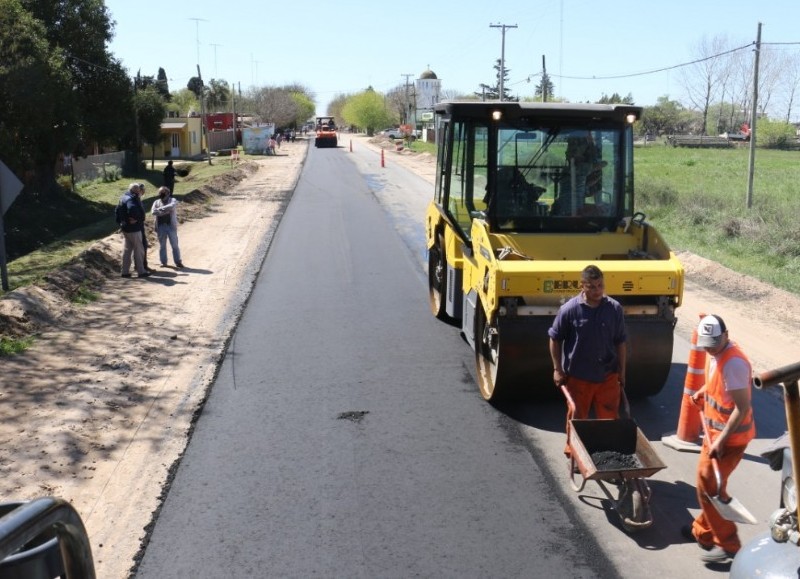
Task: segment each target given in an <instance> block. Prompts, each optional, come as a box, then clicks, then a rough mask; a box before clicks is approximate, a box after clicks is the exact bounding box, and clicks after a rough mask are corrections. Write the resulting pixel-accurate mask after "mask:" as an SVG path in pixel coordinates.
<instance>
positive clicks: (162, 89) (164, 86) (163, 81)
mask: <svg viewBox="0 0 800 579" xmlns="http://www.w3.org/2000/svg"><path fill="white" fill-rule="evenodd" d="M156 88H157V89H158V92H159V94H160V95H161V96H162V97H163V98H164V100H165V101H167V102H169V101H170V99H171V98H172V97H171V95H170V94H169V80H168V79H167V73H166V71H165V70H164V69H163V68H161V67H159V69H158V76H156Z"/></svg>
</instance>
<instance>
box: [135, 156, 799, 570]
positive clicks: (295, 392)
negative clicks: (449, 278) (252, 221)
mask: <svg viewBox="0 0 800 579" xmlns="http://www.w3.org/2000/svg"><path fill="white" fill-rule="evenodd" d="M430 195H431V191H430V187H429V186H428V185H427V183H425V182H424V181H423V180H422V179H420V178H419V177H417V176H415V175H413V174H412V173H410V172H408V171H405V170H404V169H402V168H401V167H398V166H397V165H394V164H393V163H392V162H391V161H389V162H388V163H387V166H386V167H381V166H380V159H379V155H378V154H377V153H376V152H375V151H374V150H372V149H369V148H365V147H358V148H356V149H355V150H354V151H352V152H350V151H348V150H347V149H346V148H345V147H339V148H337V149H314V148H312V149H311V150H310V151H309V156H308V160H307V162H306V166H305V168H304V170H303V174H302V176H301V178H300V181H299V183H298V187H297V189H296V192H295V194H294V198H293V200H292V201H291V204H290V206H289V208H288V210H287V212H286V214H285V215H284V217H283V220H282V222H281V225H280V227H279V230H278V232H277V234H276V236H275V239H274V241H273V245H272V247H271V249H270V252H269V254H268V256H267V257H266V260H265V262H264V265H263V268H262V270H261V273H260V276H259V280H258V282H257V284H256V286H255V288H254V291H253V294H252V296H251V298H250V301H249V304H248V307H247V308H246V311H245V312H244V314H243V317H242V320H241V322H240V323H239V326H238V328H237V331H236V333H235V335H234V338H233V340H232V343H231V345H230V348H229V351H228V353H227V355H226V357H225V360H224V362H223V364H222V367H221V369H220V371H219V375H218V377H217V380H216V382H215V384H214V385H213V388H212V390H211V394H210V396H209V399H208V401H207V403H206V405H205V407H204V409H203V413H202V415H201V416H200V417H199V419H198V421H197V425H196V429H195V432H194V434H193V436H192V439H191V441H190V443H189V446H188V448H187V450H186V452H185V454H184V457H183V459H182V462H181V465H180V467H179V469H178V471H177V473H176V475H175V478H174V481H173V484H172V486H171V488H170V489H169V494H168V496H167V498H166V500H165V503H164V506H163V509H162V511H161V513H160V516H159V518H158V520H157V523H156V525H155V528H154V530H153V533H152V537H151V541H150V544H149V546H148V548H147V550H146V553H145V555H144V558H143V560H142V563H141V565H140V567H139V570H138V573H137V577H139V578H150V577H153V578H156V577H157V578H165V577H256V576H258V577H313V576H316V577H348V578H349V577H364V578H374V577H643V576H648V577H651V578H656V577H683V576H691V577H722V576H725V574H726V571H727V567H726V566H722V567H721V568H707V567H705V566H703V565H702V563H700V561H699V560H698V559H697V555H698V554H699V550H698V549H697V547H696V546H694V545H692V544H689V543H686V542H685V541H684V540H683V539H682V538H681V537H680V534H679V532H678V529H679V528H680V526H681V525H682V524H686V523H687V522H689V521H690V519H691V517H692V516H693V514H694V512H696V499H695V498H694V488H693V482H694V466H695V464H696V455H693V454H691V453H678V452H675V451H673V450H670V449H667V448H665V447H663V446H661V444H660V442H658V441H659V439H660V436H661V434H662V433H664V432H666V431H669V430H674V429H675V426H676V423H677V412H678V410H677V409H678V405H679V402H680V391H681V388H682V384H683V377H684V373H685V361H686V359H687V355H688V344H686V343H685V342H683V341H681V340H677V341H676V348H675V357H674V363H673V369H672V372H671V374H670V379H669V383H668V384H667V386H666V387H665V389H664V391H663V392H662V394H660V395H659V396H656V397H654V398H652V399H648V400H645V401H641V402H637V403H634V405H633V414H634V417H635V418H636V419H637V421H638V423H639V426H640V427H641V428H642V430H643V431H644V432H645V434H646V435H647V436H648V438H649V439H650V440H651V441H653V444H654V446H655V447H656V448H657V450H658V452H659V454H660V456H661V458H662V459H663V460H664V462H665V463H667V465H668V468H666V469H664V470H663V471H660V472H659V473H657V474H656V475H654V476H653V477H651V478H650V479H648V481H649V482H650V486H651V488H652V491H653V497H652V499H651V508H652V510H653V514H654V517H655V520H656V522H655V524H654V525H653V527H651V528H650V529H648V530H646V531H643V532H640V533H637V534H634V535H628V534H626V533H625V532H624V531H623V530H622V529H621V528H620V525H619V522H618V519H617V517H616V514H615V513H614V511H613V510H612V509H611V508H610V501H609V500H608V497H607V496H605V495H604V494H603V493H602V492H601V489H600V487H599V485H593V484H592V482H591V481H590V483H589V484H587V486H586V488H585V489H584V490H583V491H582V492H581V493H575V492H574V491H572V489H571V488H570V487H569V485H568V477H567V473H566V464H565V461H564V458H563V454H562V451H563V446H564V434H563V429H564V424H563V416H564V408H563V402H561V401H559V400H557V399H556V400H554V401H553V402H551V403H545V404H538V405H535V404H518V405H515V406H510V407H495V406H492V405H490V404H487V403H486V402H484V401H483V400H482V399H481V398H480V395H479V394H478V392H477V386H476V385H475V380H474V369H473V364H474V359H473V356H472V354H471V352H470V350H469V348H468V346H467V345H466V343H465V342H464V340H463V339H462V338H461V336H460V335H459V332H458V329H457V328H455V327H452V326H449V325H447V324H443V323H441V322H438V321H437V320H435V319H434V318H433V317H432V316H431V315H430V313H429V310H428V304H427V287H426V285H427V282H426V278H425V257H424V238H423V234H422V215H423V209H424V206H425V204H426V203H427V200H428V199H429V198H430ZM756 398H757V400H756V408H757V413H756V419H757V421H758V423H759V439H758V440H757V441H755V442H754V443H753V445H752V446H751V451H750V452H749V453H748V460H746V461H745V462H744V463H743V465H742V467H740V471H741V473H740V472H739V471H737V475H735V478H734V480H733V481H732V483H731V486H730V490H731V491H732V493H733V494H734V495H735V496H737V498H739V499H740V500H741V501H742V502H743V503H745V504H746V505H747V506H748V507H749V508H750V509H751V510H752V511H753V512H754V513H755V514H756V515H757V517H758V518H759V520H760V521H765V520H766V518H767V517H768V516H769V513H771V511H772V510H773V509H774V508H776V507H777V500H778V485H779V482H778V475H777V473H774V472H772V471H770V470H769V469H768V467H767V466H766V465H765V464H764V463H763V461H761V460H760V458H759V457H758V456H757V453H758V449H759V448H763V447H764V446H765V445H766V444H767V443H768V442H769V441H770V440H771V439H772V438H774V437H776V436H777V435H779V434H780V433H781V432H782V431H783V428H784V426H783V424H784V421H783V420H782V416H783V414H782V413H783V407H782V404H781V403H780V402H779V401H778V400H777V399H775V398H774V397H771V396H768V395H766V394H760V395H757V396H756ZM612 488H613V487H612ZM765 528H766V527H765V526H764V525H762V526H759V527H746V528H742V529H741V536H742V538H743V539H745V540H746V539H747V538H749V537H750V536H753V535H754V534H756V533H758V532H760V531H763V530H764V529H765Z"/></svg>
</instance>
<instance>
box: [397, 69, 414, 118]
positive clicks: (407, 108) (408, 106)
mask: <svg viewBox="0 0 800 579" xmlns="http://www.w3.org/2000/svg"><path fill="white" fill-rule="evenodd" d="M400 76H404V77H406V105H405V110H404V111H403V115H404V116H405V122H404V123H403V124H404V125H407V124H408V116H409V113H410V112H411V105H410V103H409V102H408V79H409V77H412V76H414V75H413V74H401V75H400Z"/></svg>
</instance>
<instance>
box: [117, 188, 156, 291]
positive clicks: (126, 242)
mask: <svg viewBox="0 0 800 579" xmlns="http://www.w3.org/2000/svg"><path fill="white" fill-rule="evenodd" d="M141 195H142V188H141V186H140V185H139V184H138V183H131V184H130V187H128V190H127V191H126V192H125V194H124V195H123V196H122V197H121V198H120V200H119V202H120V205H123V206H124V208H123V211H122V213H123V214H124V215H123V221H122V222H121V223H120V229H122V238H123V249H122V277H131V273H130V269H131V255H133V263H134V265H135V267H136V273H137V274H138V275H139V277H148V276H149V275H150V273H149V272H148V271H147V270H146V269H145V267H144V244H143V243H142V236H143V235H144V219H145V212H144V205H142V199H141Z"/></svg>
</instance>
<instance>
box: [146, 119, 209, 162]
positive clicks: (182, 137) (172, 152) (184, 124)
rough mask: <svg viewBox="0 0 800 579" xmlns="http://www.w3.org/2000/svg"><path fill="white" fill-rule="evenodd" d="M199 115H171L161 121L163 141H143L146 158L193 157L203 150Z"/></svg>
mask: <svg viewBox="0 0 800 579" xmlns="http://www.w3.org/2000/svg"><path fill="white" fill-rule="evenodd" d="M201 127H202V124H201V121H200V117H199V116H192V117H169V118H166V119H164V120H162V121H161V142H159V143H156V144H155V150H153V149H154V146H153V145H152V144H150V143H142V157H143V158H144V159H151V158H155V159H192V158H194V157H197V156H199V155H200V154H201V153H202V151H203V146H202V135H201Z"/></svg>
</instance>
